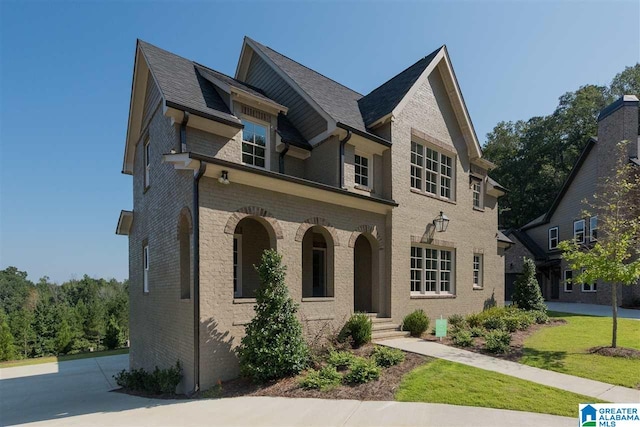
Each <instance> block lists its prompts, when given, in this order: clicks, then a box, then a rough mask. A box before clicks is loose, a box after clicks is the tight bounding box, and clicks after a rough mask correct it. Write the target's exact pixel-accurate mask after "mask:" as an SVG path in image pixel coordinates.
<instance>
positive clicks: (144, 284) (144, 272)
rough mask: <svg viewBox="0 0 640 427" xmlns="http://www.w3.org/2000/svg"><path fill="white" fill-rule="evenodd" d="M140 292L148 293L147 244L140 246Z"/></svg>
mask: <svg viewBox="0 0 640 427" xmlns="http://www.w3.org/2000/svg"><path fill="white" fill-rule="evenodd" d="M142 292H144V293H145V294H146V293H149V244H147V243H145V244H144V246H143V248H142Z"/></svg>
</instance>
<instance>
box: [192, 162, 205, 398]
mask: <svg viewBox="0 0 640 427" xmlns="http://www.w3.org/2000/svg"><path fill="white" fill-rule="evenodd" d="M206 170H207V164H206V163H204V162H202V161H201V162H200V168H198V171H197V172H196V174H195V175H194V177H193V391H192V392H191V394H193V393H196V392H198V390H200V188H199V187H200V178H202V176H203V175H204V173H205V171H206Z"/></svg>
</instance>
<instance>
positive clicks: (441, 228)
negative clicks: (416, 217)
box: [433, 211, 449, 233]
mask: <svg viewBox="0 0 640 427" xmlns="http://www.w3.org/2000/svg"><path fill="white" fill-rule="evenodd" d="M433 225H435V226H436V231H437V232H439V233H443V232H445V231H447V227H448V226H449V217H448V216H446V215H445V214H443V213H442V211H440V215H438V217H437V218H436V219H434V220H433Z"/></svg>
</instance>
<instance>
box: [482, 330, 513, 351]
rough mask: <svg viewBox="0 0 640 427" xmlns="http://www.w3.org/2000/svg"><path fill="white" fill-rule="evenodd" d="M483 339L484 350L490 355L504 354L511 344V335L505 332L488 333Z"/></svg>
mask: <svg viewBox="0 0 640 427" xmlns="http://www.w3.org/2000/svg"><path fill="white" fill-rule="evenodd" d="M484 337H485V348H486V349H487V350H488V351H490V352H492V353H506V352H507V351H509V344H511V335H510V334H509V332H507V331H500V330H497V331H489V332H487V334H486V335H485V336H484Z"/></svg>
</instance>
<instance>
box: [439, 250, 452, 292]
mask: <svg viewBox="0 0 640 427" xmlns="http://www.w3.org/2000/svg"><path fill="white" fill-rule="evenodd" d="M451 270H452V268H451V251H440V293H445V294H449V293H451Z"/></svg>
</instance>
